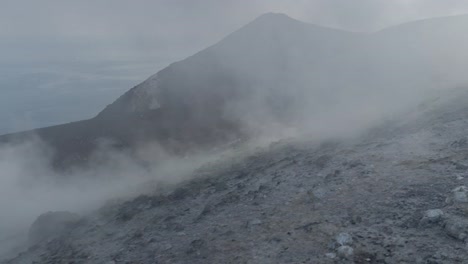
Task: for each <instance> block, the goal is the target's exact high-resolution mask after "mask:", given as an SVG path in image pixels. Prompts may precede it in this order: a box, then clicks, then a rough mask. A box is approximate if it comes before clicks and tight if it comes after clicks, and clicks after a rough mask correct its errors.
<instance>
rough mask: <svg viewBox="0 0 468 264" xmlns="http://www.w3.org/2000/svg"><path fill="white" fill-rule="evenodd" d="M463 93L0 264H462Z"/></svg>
mask: <svg viewBox="0 0 468 264" xmlns="http://www.w3.org/2000/svg"><path fill="white" fill-rule="evenodd" d="M466 94H467V93H465V92H463V95H464V96H458V95H457V96H453V97H452V98H450V100H448V99H447V100H445V99H444V100H442V99H437V100H435V101H433V102H430V103H429V104H427V105H421V106H420V108H419V109H418V110H417V111H415V112H414V113H413V114H412V115H409V116H407V118H406V119H405V120H404V121H398V122H396V121H395V122H392V123H391V124H389V125H386V126H384V127H381V128H380V129H378V130H375V131H373V132H372V133H369V134H367V135H365V136H362V137H360V138H358V139H353V140H337V141H327V142H321V143H316V142H312V141H310V140H307V138H305V139H304V138H302V139H300V140H299V139H290V140H283V141H280V142H277V143H274V144H271V145H270V146H269V147H266V148H261V149H258V150H257V151H255V152H253V153H250V154H248V155H244V156H242V157H238V158H235V159H231V160H229V161H224V162H218V163H213V164H211V165H209V166H208V165H207V166H204V167H203V168H201V169H199V170H198V171H197V172H196V173H195V174H196V176H195V179H194V180H191V181H189V182H186V183H184V184H182V185H180V186H177V188H169V187H167V188H163V187H161V188H160V189H158V190H155V191H154V194H151V195H142V196H139V197H137V198H135V199H133V200H131V201H125V202H119V203H114V204H112V205H107V206H105V207H103V208H102V209H101V210H99V211H97V212H96V213H94V214H91V215H87V216H83V217H82V218H81V219H80V220H79V221H77V222H76V223H75V224H74V225H72V226H71V227H69V228H68V229H67V230H66V231H64V232H62V233H61V235H59V236H55V237H51V238H49V239H47V240H45V241H43V242H42V243H39V244H36V245H34V246H32V247H30V248H29V249H28V250H27V251H26V252H24V253H22V254H20V255H19V256H18V257H16V258H14V259H11V260H8V261H5V262H4V263H5V264H13V263H107V264H111V263H408V264H409V263H468V188H467V187H464V186H468V159H467V158H468V137H467V135H466V131H467V130H466V129H467V128H468V107H465V105H468V104H466V103H467V102H468V100H467V99H468V96H466Z"/></svg>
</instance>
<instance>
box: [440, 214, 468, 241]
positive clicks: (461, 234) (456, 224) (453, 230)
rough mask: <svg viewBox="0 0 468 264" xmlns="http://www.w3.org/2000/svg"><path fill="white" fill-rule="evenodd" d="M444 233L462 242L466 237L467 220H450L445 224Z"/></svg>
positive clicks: (467, 229)
mask: <svg viewBox="0 0 468 264" xmlns="http://www.w3.org/2000/svg"><path fill="white" fill-rule="evenodd" d="M445 232H447V234H448V235H449V236H451V237H453V238H455V239H458V240H461V241H464V240H465V239H466V238H467V237H468V220H465V219H461V218H451V219H449V220H447V222H446V223H445Z"/></svg>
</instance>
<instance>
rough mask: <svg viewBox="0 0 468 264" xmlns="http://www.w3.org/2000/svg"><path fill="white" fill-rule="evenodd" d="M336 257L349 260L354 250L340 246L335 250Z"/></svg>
mask: <svg viewBox="0 0 468 264" xmlns="http://www.w3.org/2000/svg"><path fill="white" fill-rule="evenodd" d="M337 253H338V256H340V257H341V258H345V259H351V258H352V257H353V255H354V249H353V248H352V247H350V246H341V247H339V248H338V250H337Z"/></svg>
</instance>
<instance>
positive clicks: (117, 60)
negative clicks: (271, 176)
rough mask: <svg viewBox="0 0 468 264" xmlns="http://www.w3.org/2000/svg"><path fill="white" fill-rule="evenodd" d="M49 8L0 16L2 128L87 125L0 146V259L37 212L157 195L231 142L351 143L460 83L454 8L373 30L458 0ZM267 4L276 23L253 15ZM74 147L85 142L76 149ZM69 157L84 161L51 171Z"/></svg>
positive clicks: (226, 154)
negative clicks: (20, 18)
mask: <svg viewBox="0 0 468 264" xmlns="http://www.w3.org/2000/svg"><path fill="white" fill-rule="evenodd" d="M48 2H49V4H43V3H41V4H38V3H34V4H33V6H34V7H36V8H37V10H39V12H37V14H36V12H35V11H34V10H36V9H35V8H31V10H29V9H28V10H26V11H25V13H24V14H23V16H24V17H26V16H27V15H31V17H32V18H28V20H25V22H24V23H23V22H22V23H19V22H18V20H16V19H12V17H11V14H10V15H5V16H1V14H2V12H4V11H0V22H2V21H11V20H13V21H15V23H14V24H15V26H16V27H17V30H10V29H6V28H2V29H0V39H3V38H5V39H9V40H11V42H9V43H7V44H3V46H2V44H0V55H1V54H6V55H8V56H5V58H6V59H5V62H1V64H0V68H8V70H10V71H11V74H6V73H8V71H5V74H4V75H2V76H0V84H1V83H3V84H4V87H7V89H6V90H5V91H4V93H5V95H6V96H5V97H2V98H1V99H0V103H2V106H3V108H4V110H5V111H1V112H2V114H0V119H3V121H4V122H3V123H2V124H1V125H0V133H4V132H5V133H6V132H14V131H18V130H24V129H30V128H36V127H43V126H49V125H56V124H60V123H67V122H70V121H74V120H81V119H89V120H85V121H83V123H81V124H80V125H82V126H81V127H80V128H83V127H84V128H83V130H82V131H84V132H83V134H73V133H75V132H76V131H81V130H79V129H76V130H75V128H76V127H73V125H76V124H64V125H63V126H58V127H55V128H52V129H49V130H47V129H42V130H38V131H34V132H30V133H27V137H26V138H25V137H22V138H21V140H19V141H11V142H6V143H2V144H0V212H1V213H2V217H1V219H0V256H1V255H2V254H5V253H10V251H11V250H15V247H17V246H18V247H23V246H25V245H27V242H25V241H27V231H28V228H29V226H30V225H31V223H32V222H33V221H34V220H35V219H36V218H37V217H38V216H39V215H41V214H43V213H45V212H48V211H70V212H74V213H78V214H80V215H82V216H83V215H87V214H89V213H91V212H93V211H95V210H97V209H99V208H100V207H102V206H103V205H105V204H106V203H108V202H109V201H115V200H117V201H121V200H126V199H130V198H131V197H135V196H137V195H140V194H144V193H149V194H154V193H156V192H160V191H161V190H162V189H164V188H168V190H171V188H174V187H175V186H177V185H178V184H180V183H183V182H185V181H188V180H191V179H193V178H195V177H197V176H196V175H197V173H196V171H197V169H199V168H200V167H202V166H204V165H206V164H210V163H211V162H217V161H227V162H229V160H230V159H231V158H232V157H233V155H238V156H242V155H245V153H244V152H243V151H244V149H242V148H243V147H246V148H248V149H249V150H250V149H255V147H258V146H260V147H265V146H268V145H269V144H270V143H273V142H277V141H279V140H284V139H288V138H296V139H304V141H313V142H323V141H326V140H330V139H344V140H347V139H354V138H358V137H360V136H362V135H364V134H365V133H366V132H368V131H369V130H371V129H373V128H378V127H381V126H383V125H385V124H386V123H388V122H389V121H392V120H403V119H404V118H405V116H406V115H407V114H408V113H414V112H413V111H414V110H415V109H417V107H418V105H420V104H421V103H424V102H426V101H428V100H429V99H431V98H433V97H434V96H436V95H439V94H441V93H443V92H444V91H447V90H450V89H452V88H455V87H465V86H466V85H467V84H468V76H467V75H466V73H465V69H467V68H468V51H467V50H466V48H465V47H466V46H468V37H466V35H465V34H461V32H463V31H464V29H465V27H466V25H467V24H468V16H463V15H461V16H453V17H448V18H438V19H431V20H418V21H416V22H411V23H408V24H403V25H397V26H392V27H389V28H385V27H387V26H389V25H395V24H399V23H402V22H407V21H410V20H411V21H413V20H417V19H425V18H428V17H433V16H439V15H456V14H460V13H463V12H468V4H466V3H463V2H462V1H448V2H450V4H445V5H443V4H440V2H436V1H412V2H411V3H409V2H408V1H391V3H389V1H360V2H354V3H352V4H351V2H350V1H295V4H294V5H289V4H285V1H252V2H249V7H248V8H245V6H244V5H245V4H239V1H204V2H203V4H200V5H197V4H194V3H192V2H191V1H190V2H189V1H152V2H150V1H138V3H140V4H142V3H143V4H146V5H138V4H135V3H134V2H132V4H129V3H127V2H124V1H112V3H110V2H106V1H104V2H100V3H94V5H92V4H90V3H89V2H87V1H84V3H85V4H83V3H73V4H71V3H69V4H65V3H63V1H59V2H57V1H48ZM55 4H56V5H55ZM8 5H9V6H10V8H11V9H12V10H16V12H20V11H21V10H19V9H20V8H19V7H18V6H17V4H15V3H14V2H13V1H10V2H9V3H8ZM108 5H115V7H114V8H111V9H112V10H108ZM162 5H164V8H161V9H158V7H160V6H162ZM48 6H54V7H53V9H52V12H51V15H50V17H49V16H47V17H45V16H44V12H45V11H44V8H45V7H48ZM144 6H145V7H144ZM143 7H144V8H143ZM403 7H404V11H405V12H399V11H401V10H402V8H403ZM191 8H194V9H195V11H190V10H191ZM114 9H115V10H114ZM349 9H351V10H354V11H356V12H349ZM33 11H34V12H33ZM114 11H115V12H114ZM266 11H275V12H281V13H288V14H289V15H290V16H287V15H284V14H279V13H268V14H265V15H262V16H260V17H258V18H256V19H254V18H255V17H257V16H258V15H259V14H262V13H265V12H266ZM13 13H14V12H13ZM32 13H34V14H32ZM168 14H171V15H168ZM37 17H40V18H44V20H41V22H40V23H38V24H37V25H36V24H34V23H33V21H34V18H37ZM122 17H123V18H122ZM296 18H297V19H298V20H296ZM252 19H254V20H253V21H252V22H248V21H251V20H252ZM128 21H131V23H126V22H128ZM302 21H305V22H302ZM62 22H63V23H62ZM81 22H83V23H81ZM217 22H219V23H217ZM0 24H1V23H0ZM95 25H96V26H95ZM238 28H240V29H238ZM382 28H385V29H383V30H382ZM236 29H238V30H236ZM148 32H152V33H148ZM231 32H232V33H231ZM226 35H227V37H224V36H226ZM54 38H57V39H58V40H57V41H53V40H51V39H54ZM15 39H17V40H18V41H19V42H25V39H27V40H31V44H30V45H29V44H28V45H24V46H16V45H15V43H14V42H15V41H16V40H15ZM188 39H190V41H187V40H188ZM37 43H42V45H35V44H37ZM72 43H75V44H72ZM76 43H78V44H76ZM213 43H215V44H214V45H212V44H213ZM210 45H212V46H210ZM32 46H34V47H32ZM51 47H56V49H55V50H54V51H49V52H46V51H47V50H49V49H51ZM206 47H208V48H206ZM200 50H201V51H200ZM25 51H28V52H30V53H28V52H25ZM198 51H199V52H198ZM15 54H22V56H18V57H17V56H16V55H15ZM192 54H194V55H192ZM30 55H31V57H30V58H31V60H29V56H30ZM74 58H75V59H76V61H75V59H74ZM101 60H102V61H103V65H102V64H99V61H101ZM174 61H175V62H174ZM13 62H15V63H18V65H19V66H18V69H16V68H11V67H10V66H11V65H13ZM43 62H47V63H46V64H45V65H47V67H45V66H41V65H42V63H43ZM3 64H4V65H3ZM51 65H52V66H51ZM63 65H64V66H63ZM166 66H167V67H166ZM20 71H23V73H24V72H26V73H25V74H23V73H21V74H19V73H18V72H20ZM154 72H157V73H156V74H153V73H154ZM151 74H153V75H151ZM11 76H14V77H11ZM146 76H150V77H149V78H148V79H146V80H145V81H144V82H143V83H140V84H138V82H139V81H141V80H143V78H144V77H146ZM135 85H136V86H135ZM30 86H34V89H35V90H34V92H32V90H31V88H30ZM132 86H133V88H132V89H131V90H130V91H129V92H127V93H124V92H125V91H127V90H128V89H129V88H130V87H132ZM11 87H13V88H11ZM84 87H88V88H84ZM42 94H48V96H47V98H45V97H44V98H45V99H44V98H42V97H40V96H41V95H42ZM121 94H123V95H122V96H120V95H121ZM27 96H29V99H28V100H24V103H23V105H19V106H18V105H17V102H20V101H22V100H23V99H20V98H26V97H27ZM119 96H120V97H119ZM36 97H37V98H36ZM114 99H117V100H116V101H114ZM113 101H114V103H112V102H113ZM50 102H54V104H53V105H52V106H49V104H50ZM83 102H85V103H86V105H87V106H86V107H84V106H83V105H84V103H83ZM110 103H112V104H110ZM106 105H107V107H105V106H106ZM101 110H102V111H101ZM28 111H29V112H28ZM28 113H29V114H28ZM70 127H71V129H70ZM62 128H65V129H63V130H60V129H62ZM53 129H56V130H53ZM52 130H53V131H52ZM50 131H52V132H50ZM57 131H58V132H57ZM54 133H55V134H54ZM76 133H77V132H76ZM57 135H61V136H62V135H63V138H59V139H57ZM3 141H4V140H3ZM3 141H2V142H3ZM6 141H8V140H6ZM64 142H65V143H64ZM70 142H71V143H70ZM83 142H84V143H83ZM68 144H70V145H68ZM415 144H416V145H417V143H415ZM83 145H85V147H83V149H85V148H86V147H89V148H90V149H92V151H90V153H86V151H87V149H86V151H83V152H79V151H81V149H80V150H76V149H78V148H81V147H82V146H83ZM70 146H71V147H70ZM115 146H121V147H120V148H119V147H115ZM233 146H234V147H239V148H240V149H242V151H238V149H236V150H233V149H232V147H233ZM73 147H76V149H73ZM412 147H414V148H415V149H416V147H415V146H412ZM70 149H72V150H71V151H70ZM67 151H68V152H69V153H68V152H67ZM74 151H76V152H77V153H74ZM83 153H86V154H83ZM75 154H76V155H75ZM72 156H73V157H74V156H79V158H80V159H81V161H85V162H83V164H79V165H76V166H75V164H72V166H70V167H68V168H67V169H66V170H58V169H57V168H56V167H54V162H56V161H57V160H59V161H64V160H65V161H68V160H66V159H67V158H69V157H72ZM64 164H68V163H66V162H64ZM82 165H83V166H82ZM16 240H18V241H16ZM12 241H13V243H11V242H12Z"/></svg>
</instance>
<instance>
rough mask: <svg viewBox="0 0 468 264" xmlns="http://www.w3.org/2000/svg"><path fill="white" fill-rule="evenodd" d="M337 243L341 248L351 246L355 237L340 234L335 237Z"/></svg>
mask: <svg viewBox="0 0 468 264" xmlns="http://www.w3.org/2000/svg"><path fill="white" fill-rule="evenodd" d="M335 240H336V242H337V243H338V245H340V246H346V245H351V244H352V243H353V237H351V235H350V234H348V233H340V234H338V235H337V236H336V237H335Z"/></svg>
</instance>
